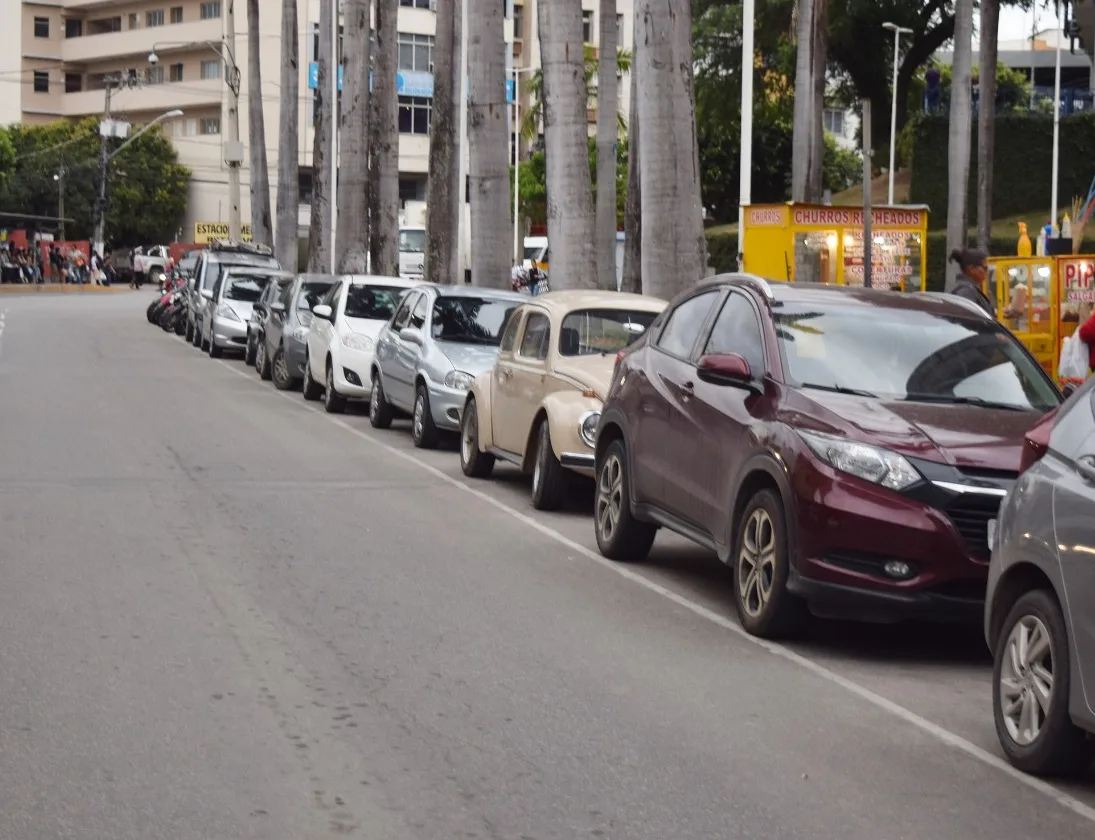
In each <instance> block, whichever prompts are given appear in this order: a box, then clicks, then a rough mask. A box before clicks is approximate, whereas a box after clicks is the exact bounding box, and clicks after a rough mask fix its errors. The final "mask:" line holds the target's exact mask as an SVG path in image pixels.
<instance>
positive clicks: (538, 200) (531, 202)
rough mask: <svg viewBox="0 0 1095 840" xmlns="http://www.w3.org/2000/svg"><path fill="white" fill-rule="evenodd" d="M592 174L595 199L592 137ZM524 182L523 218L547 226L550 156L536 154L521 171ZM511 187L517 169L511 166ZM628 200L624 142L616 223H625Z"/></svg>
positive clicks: (618, 167) (619, 151) (618, 172)
mask: <svg viewBox="0 0 1095 840" xmlns="http://www.w3.org/2000/svg"><path fill="white" fill-rule="evenodd" d="M589 172H590V177H591V178H592V179H593V196H594V198H596V196H597V138H596V137H590V138H589ZM517 177H518V178H520V179H521V194H520V202H521V216H522V218H527V219H528V220H529V222H530V223H531V224H534V225H544V224H547V154H546V153H545V152H542V151H540V152H533V153H532V154H531V155H530V156H529V159H528V160H525V161H522V162H521V165H520V167H519V168H518V170H517ZM510 188H511V189H512V188H513V167H512V166H511V167H510ZM626 199H627V140H626V139H624V140H621V141H620V144H619V146H618V148H617V153H616V223H617V225H622V224H623V220H624V202H625V201H626Z"/></svg>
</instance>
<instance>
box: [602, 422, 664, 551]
mask: <svg viewBox="0 0 1095 840" xmlns="http://www.w3.org/2000/svg"><path fill="white" fill-rule="evenodd" d="M593 530H594V532H595V533H596V535H597V548H599V549H600V550H601V554H603V555H604V556H605V557H607V558H608V559H609V560H617V561H621V562H632V563H638V562H640V561H642V560H645V559H646V556H647V555H648V554H649V553H650V547H651V546H652V545H653V544H654V535H655V534H656V533H657V530H658V529H657V528H656V527H655V526H654V525H652V524H650V523H649V522H643V521H641V520H639V519H636V518H635V516H634V514H632V512H631V487H630V485H629V484H628V475H627V450H626V449H625V448H624V442H623V441H622V440H614V441H612V443H610V444H609V446H608V449H607V450H606V451H605V454H604V456H603V457H602V459H601V463H600V464H599V465H598V469H597V496H596V500H595V501H594V503H593Z"/></svg>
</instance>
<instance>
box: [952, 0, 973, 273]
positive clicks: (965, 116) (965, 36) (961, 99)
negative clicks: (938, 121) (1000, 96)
mask: <svg viewBox="0 0 1095 840" xmlns="http://www.w3.org/2000/svg"><path fill="white" fill-rule="evenodd" d="M951 74H952V75H951V106H950V109H951V110H950V119H949V122H950V136H949V138H948V143H947V155H948V158H949V160H948V166H947V253H948V254H949V253H950V252H951V251H953V250H954V249H955V248H964V247H966V241H967V224H968V220H967V207H966V200H967V191H968V189H969V182H970V120H971V111H972V102H971V99H972V87H973V0H956V2H955V7H954V64H953V65H952V69H951ZM956 279H957V278H956V276H955V275H954V273H953V272H948V276H947V285H946V288H947V289H948V290H949V289H952V288H954V283H955V280H956Z"/></svg>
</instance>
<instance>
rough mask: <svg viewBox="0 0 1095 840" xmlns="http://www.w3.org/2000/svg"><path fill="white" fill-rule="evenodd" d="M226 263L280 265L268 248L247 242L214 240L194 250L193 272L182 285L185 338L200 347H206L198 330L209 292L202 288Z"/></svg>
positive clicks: (211, 282)
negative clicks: (189, 280) (197, 250)
mask: <svg viewBox="0 0 1095 840" xmlns="http://www.w3.org/2000/svg"><path fill="white" fill-rule="evenodd" d="M229 266H241V267H244V266H246V267H251V268H271V269H277V268H280V266H279V265H278V261H277V260H276V259H274V255H273V254H272V253H271V252H270V249H269V248H265V247H263V246H261V245H252V244H250V243H248V242H232V241H229V240H216V241H214V242H210V243H209V245H208V246H207V247H206V248H205V249H204V250H203V251H202V252H201V253H199V254H198V261H197V262H196V263H195V265H194V276H193V278H192V279H191V282H189V283H187V285H186V287H187V301H186V340H187V341H189V342H191V343H193V345H194V346H195V347H201V349H202V350H206V351H208V350H209V347H208V345H207V344H206V342H205V341H203V337H202V332H203V326H204V322H205V319H206V317H208V316H209V314H210V312H211V309H210V299H209V296H208V295H207V294H202V292H210V291H212V289H213V285H214V284H215V283H216V282H217V280H219V279H220V276H221V275H222V274H223V273H224V271H225V269H226V268H228V267H229Z"/></svg>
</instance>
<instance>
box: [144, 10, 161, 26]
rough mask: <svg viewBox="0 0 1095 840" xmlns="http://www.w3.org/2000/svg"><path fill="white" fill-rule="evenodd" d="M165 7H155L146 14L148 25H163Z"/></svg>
mask: <svg viewBox="0 0 1095 840" xmlns="http://www.w3.org/2000/svg"><path fill="white" fill-rule="evenodd" d="M163 20H164V18H163V9H154V10H153V11H151V12H149V13H148V14H146V15H145V25H146V26H163Z"/></svg>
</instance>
